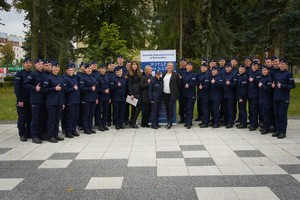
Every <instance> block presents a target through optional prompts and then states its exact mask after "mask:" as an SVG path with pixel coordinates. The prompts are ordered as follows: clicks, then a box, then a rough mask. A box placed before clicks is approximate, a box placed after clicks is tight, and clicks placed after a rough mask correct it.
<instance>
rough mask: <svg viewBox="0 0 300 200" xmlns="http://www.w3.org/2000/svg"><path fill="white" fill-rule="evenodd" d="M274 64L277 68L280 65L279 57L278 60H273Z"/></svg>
mask: <svg viewBox="0 0 300 200" xmlns="http://www.w3.org/2000/svg"><path fill="white" fill-rule="evenodd" d="M272 65H273V67H274V68H276V69H277V68H278V67H279V60H278V58H277V59H276V60H273V61H272Z"/></svg>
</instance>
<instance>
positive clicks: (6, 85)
mask: <svg viewBox="0 0 300 200" xmlns="http://www.w3.org/2000/svg"><path fill="white" fill-rule="evenodd" d="M13 85H14V82H13V81H7V82H1V83H0V87H9V86H13Z"/></svg>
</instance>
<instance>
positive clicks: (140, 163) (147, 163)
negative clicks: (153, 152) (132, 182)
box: [127, 157, 156, 167]
mask: <svg viewBox="0 0 300 200" xmlns="http://www.w3.org/2000/svg"><path fill="white" fill-rule="evenodd" d="M127 166H128V167H155V166H156V158H155V157H154V158H148V157H144V158H129V160H128V164H127Z"/></svg>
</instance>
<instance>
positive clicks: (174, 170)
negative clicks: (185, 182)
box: [157, 166, 189, 176]
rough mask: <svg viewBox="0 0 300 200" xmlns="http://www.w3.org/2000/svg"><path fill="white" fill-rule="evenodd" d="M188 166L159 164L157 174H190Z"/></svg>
mask: <svg viewBox="0 0 300 200" xmlns="http://www.w3.org/2000/svg"><path fill="white" fill-rule="evenodd" d="M188 175H189V172H188V169H187V167H182V166H179V167H174V166H157V176H188Z"/></svg>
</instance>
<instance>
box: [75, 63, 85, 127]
mask: <svg viewBox="0 0 300 200" xmlns="http://www.w3.org/2000/svg"><path fill="white" fill-rule="evenodd" d="M84 75H85V67H84V62H81V63H80V72H77V73H76V77H77V82H78V85H77V86H79V82H80V79H81V78H82V76H84ZM79 91H80V98H81V96H82V95H81V90H80V89H79ZM80 102H81V101H80ZM77 125H78V130H83V128H82V110H81V106H80V104H79V116H78V121H77Z"/></svg>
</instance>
